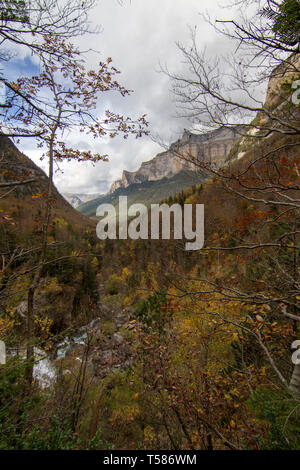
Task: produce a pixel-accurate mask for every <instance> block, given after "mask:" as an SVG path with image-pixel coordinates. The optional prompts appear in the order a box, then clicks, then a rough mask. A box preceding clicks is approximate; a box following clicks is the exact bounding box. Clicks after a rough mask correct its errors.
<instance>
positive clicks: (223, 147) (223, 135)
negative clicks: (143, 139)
mask: <svg viewBox="0 0 300 470" xmlns="http://www.w3.org/2000/svg"><path fill="white" fill-rule="evenodd" d="M238 137H239V135H238V133H237V130H235V129H226V128H220V129H217V130H215V131H212V132H209V133H206V134H193V133H191V132H189V131H186V130H185V131H184V134H183V136H182V138H181V139H179V140H177V141H176V142H174V143H173V144H172V145H171V146H170V148H169V149H168V150H167V151H165V152H162V153H159V154H158V155H156V156H155V157H154V158H153V159H152V160H149V161H147V162H144V163H142V165H141V167H140V168H139V169H138V170H137V171H132V172H131V171H126V170H124V171H123V175H122V179H120V180H118V181H115V182H114V183H113V184H112V185H111V187H110V193H113V192H114V191H115V190H116V189H118V188H127V187H128V186H129V185H131V184H133V183H135V184H136V183H143V182H144V181H157V180H160V179H162V178H171V177H172V176H174V175H176V174H177V173H179V172H180V171H182V170H196V169H197V162H199V161H202V162H213V163H215V164H216V166H220V165H221V164H222V163H223V162H224V161H225V159H226V157H227V155H228V154H229V152H230V150H231V148H232V146H233V144H234V143H235V141H236V140H237V138H238ZM191 157H192V158H191ZM191 160H193V161H191Z"/></svg>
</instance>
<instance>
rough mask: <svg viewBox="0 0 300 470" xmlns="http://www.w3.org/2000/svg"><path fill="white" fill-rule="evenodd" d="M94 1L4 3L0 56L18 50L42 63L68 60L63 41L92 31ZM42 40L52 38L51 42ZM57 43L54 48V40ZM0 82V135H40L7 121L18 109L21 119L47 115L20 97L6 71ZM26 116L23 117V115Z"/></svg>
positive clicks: (17, 0)
mask: <svg viewBox="0 0 300 470" xmlns="http://www.w3.org/2000/svg"><path fill="white" fill-rule="evenodd" d="M94 5H95V0H84V1H82V0H71V1H70V2H68V1H65V0H62V1H61V0H30V1H29V0H28V1H27V0H7V1H2V2H1V5H0V57H1V60H2V61H9V60H10V59H11V58H12V57H13V56H14V54H16V53H18V50H19V49H20V48H24V47H25V48H26V49H27V50H28V52H30V53H32V54H34V55H35V56H41V55H43V60H44V61H46V60H47V61H49V62H52V63H53V62H57V63H62V62H63V61H64V60H66V61H68V53H67V50H66V48H65V47H64V45H63V40H66V39H69V38H74V37H76V36H78V35H82V34H85V33H87V32H92V31H96V30H92V28H91V27H90V24H89V22H88V14H89V12H90V10H91V8H92V7H93V6H94ZM45 38H51V45H50V42H49V41H47V40H45ZM54 40H56V45H55V46H56V47H55V48H54V47H52V46H53V41H54ZM0 83H1V84H2V85H3V86H4V88H5V101H4V102H2V103H1V104H0V119H1V123H0V133H2V134H5V135H6V136H8V137H26V136H29V137H30V136H37V135H41V131H40V129H39V128H38V127H37V128H36V129H32V128H31V129H30V130H29V129H28V128H27V125H26V122H25V123H23V125H21V124H20V126H19V127H18V128H17V129H15V128H14V127H11V126H8V124H7V121H10V117H11V116H12V115H13V113H15V112H17V111H18V110H19V109H20V108H21V109H22V112H23V115H24V116H23V117H24V120H25V119H26V116H27V115H28V116H30V114H31V112H32V111H33V110H35V111H39V112H40V113H41V114H42V115H44V116H45V117H46V118H47V117H49V116H48V115H47V113H46V112H45V111H44V110H43V108H42V107H41V106H40V105H41V103H40V102H39V101H38V100H37V99H36V98H35V97H34V96H33V95H32V94H26V95H24V94H22V92H21V90H20V89H19V88H18V87H17V86H16V85H15V84H14V83H13V82H11V81H10V80H9V79H8V77H7V75H6V74H5V72H4V71H3V70H2V71H1V72H0ZM20 103H22V104H20ZM25 114H26V116H25Z"/></svg>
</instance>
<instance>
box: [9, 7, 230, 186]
mask: <svg viewBox="0 0 300 470" xmlns="http://www.w3.org/2000/svg"><path fill="white" fill-rule="evenodd" d="M228 3H229V0H209V1H208V0H205V1H204V0H201V1H200V0H151V1H149V0H122V1H118V0H99V1H98V4H97V6H96V8H95V9H94V11H93V12H92V15H91V20H92V21H93V23H94V24H98V25H100V26H101V32H99V34H98V33H97V34H96V35H92V36H89V37H82V38H80V46H81V47H83V48H89V47H93V49H95V50H98V51H99V52H100V54H101V57H102V58H103V59H104V58H107V57H112V59H113V65H115V66H116V67H117V68H118V69H119V70H121V72H122V73H121V75H120V76H119V82H120V83H121V84H122V85H124V86H126V87H127V88H129V89H131V90H133V93H132V95H131V96H130V97H126V98H120V97H119V98H118V99H116V97H115V96H112V97H111V101H110V102H109V103H108V105H109V106H110V108H111V109H112V110H113V111H116V112H119V113H120V114H125V115H130V116H140V115H143V114H146V115H147V119H148V121H149V122H150V132H151V134H152V135H153V136H155V137H156V136H158V135H159V136H160V138H161V139H162V140H163V141H164V142H166V143H170V142H172V141H174V140H176V139H177V138H178V137H180V135H181V134H182V132H183V129H184V128H185V127H187V128H188V127H189V124H188V123H187V122H186V121H185V120H184V119H180V118H178V117H176V108H175V104H174V102H173V101H174V97H173V96H172V93H171V91H170V81H169V79H168V77H167V76H166V75H165V74H163V73H161V72H159V69H160V65H159V64H160V63H161V64H162V65H167V66H168V68H169V70H171V71H173V72H176V71H180V70H181V68H182V63H181V62H182V57H181V56H180V53H179V51H178V49H177V47H176V42H177V41H179V42H181V43H183V44H188V43H189V41H190V29H189V28H190V27H192V28H193V27H195V26H197V31H198V33H197V35H198V41H199V44H200V46H201V47H207V50H208V52H209V53H211V54H214V53H216V52H217V53H218V52H219V51H220V50H226V48H227V47H229V45H227V44H226V41H225V42H224V38H223V39H222V41H221V42H220V38H219V37H218V36H217V35H216V33H215V32H214V30H213V29H212V28H211V27H210V26H209V25H208V24H207V23H206V22H205V21H204V20H203V19H202V16H201V13H205V12H206V11H207V12H209V13H210V14H211V15H212V16H213V17H218V18H225V17H226V16H228V14H229V13H228V8H226V5H228ZM230 17H232V12H230ZM93 57H94V59H93ZM30 60H31V59H30V58H28V57H27V58H25V61H24V58H23V59H22V60H19V61H18V60H16V61H15V64H14V73H20V74H21V73H22V72H23V73H24V71H25V70H26V67H29V64H28V62H30ZM93 60H95V61H96V60H99V58H97V57H95V56H91V58H90V62H91V64H90V65H93V63H92V62H93ZM95 65H96V64H95ZM29 68H30V67H29ZM72 142H73V144H74V142H76V145H77V147H78V148H81V149H92V150H97V151H99V152H101V153H108V154H109V156H110V160H109V162H107V163H104V162H100V163H98V164H96V165H95V166H92V164H89V163H81V164H76V163H66V164H64V165H61V166H60V168H59V169H57V172H56V175H55V183H56V185H57V187H58V189H59V190H60V191H61V192H75V193H102V192H105V191H106V190H107V189H108V187H109V185H110V184H111V183H112V182H113V181H114V180H116V179H119V178H120V177H121V175H122V171H123V170H124V169H126V170H129V171H133V170H137V169H138V168H139V166H140V164H141V163H142V162H143V161H146V160H150V159H151V158H153V157H154V156H155V155H156V154H157V153H158V152H160V151H162V148H161V147H160V145H159V144H158V143H156V142H155V141H153V139H152V138H151V137H144V138H142V139H137V140H136V139H135V138H134V137H129V138H128V140H127V141H124V140H123V139H122V138H121V137H120V138H119V139H116V140H109V141H106V142H103V141H100V140H99V141H94V140H90V139H88V138H85V137H84V136H83V135H81V136H78V137H76V136H72ZM21 148H22V150H23V151H24V153H26V154H27V155H28V156H29V157H30V158H32V159H33V160H34V161H35V162H36V163H38V164H39V165H40V166H42V167H43V163H42V162H40V160H39V157H40V151H39V150H38V149H36V148H35V146H34V142H31V141H26V139H25V142H22V143H21Z"/></svg>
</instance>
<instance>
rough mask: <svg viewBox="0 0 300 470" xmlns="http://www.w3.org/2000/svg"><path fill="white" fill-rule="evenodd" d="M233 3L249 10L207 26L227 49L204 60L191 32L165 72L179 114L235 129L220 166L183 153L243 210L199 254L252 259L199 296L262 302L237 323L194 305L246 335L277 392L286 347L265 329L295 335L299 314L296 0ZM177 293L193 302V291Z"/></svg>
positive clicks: (283, 379) (284, 372)
mask: <svg viewBox="0 0 300 470" xmlns="http://www.w3.org/2000/svg"><path fill="white" fill-rule="evenodd" d="M235 3H236V4H238V5H242V6H243V8H245V10H246V7H247V6H248V5H250V6H251V7H252V6H253V4H254V5H255V6H256V7H257V11H256V14H255V15H254V17H253V16H252V17H250V19H249V18H247V16H246V14H242V17H241V19H240V21H239V20H236V19H234V20H231V21H217V22H216V23H215V24H213V23H212V21H211V20H209V21H210V23H211V24H213V27H214V28H215V30H216V31H218V32H219V33H221V35H225V36H226V37H227V38H229V39H231V40H232V41H233V43H234V44H235V45H236V49H235V53H234V54H233V55H232V57H231V58H228V57H226V58H224V57H222V56H218V57H215V58H208V57H207V55H206V54H205V51H203V52H201V51H199V49H198V45H197V36H196V33H195V32H194V31H193V32H192V44H191V47H185V46H183V45H180V44H179V45H178V47H179V49H180V50H181V52H182V54H183V57H184V61H185V64H186V69H185V71H184V72H183V73H181V74H176V73H170V72H169V71H167V73H168V75H169V76H170V77H171V80H172V83H173V91H174V93H175V96H176V97H177V104H178V109H179V113H180V114H181V115H184V116H185V117H188V118H189V119H190V121H191V124H192V125H194V126H196V128H197V129H199V128H201V129H203V128H204V129H207V128H209V127H212V128H216V127H219V126H224V127H236V128H237V129H239V132H240V141H239V149H240V153H239V155H237V154H234V153H232V155H231V156H232V157H233V160H229V161H228V162H227V165H225V166H224V167H223V168H222V169H218V168H217V167H216V166H214V165H213V164H210V163H208V162H202V163H201V162H200V163H199V161H195V160H193V161H194V163H195V165H199V166H200V167H201V168H204V169H205V170H206V171H209V172H210V173H211V174H212V175H213V177H214V184H215V187H216V188H218V189H216V190H219V188H220V191H221V194H223V195H225V194H226V193H227V194H230V195H231V196H232V198H233V201H234V203H235V204H236V205H237V207H238V206H240V207H241V208H244V209H243V210H244V215H243V217H240V218H239V220H237V224H238V227H237V229H236V230H233V231H232V232H231V233H227V234H226V236H225V237H224V238H223V239H222V236H221V235H219V237H217V239H215V240H213V239H210V240H209V241H207V244H206V250H207V252H209V251H216V252H218V253H224V256H226V255H225V253H226V252H227V253H228V254H229V253H230V254H231V255H232V256H234V259H235V260H236V264H237V265H238V263H244V264H245V265H246V268H247V264H246V261H245V258H248V256H247V253H251V259H252V265H251V267H250V266H249V267H248V268H247V271H246V272H247V274H248V275H247V277H246V278H245V277H244V276H241V277H240V278H239V279H236V281H234V282H230V283H229V282H228V281H227V282H226V279H224V278H222V280H221V281H220V280H218V281H216V280H215V279H212V278H210V277H209V276H207V277H206V278H205V276H203V278H201V280H202V281H203V282H206V283H207V294H208V295H209V293H210V292H215V290H216V291H217V292H218V294H219V295H220V297H219V301H220V302H221V303H222V302H223V303H224V302H228V301H231V300H236V301H240V302H244V303H245V304H247V305H251V306H252V307H253V308H254V309H256V311H257V310H258V309H259V308H262V310H263V311H264V314H265V315H267V317H264V318H266V319H263V320H262V317H261V315H258V319H254V320H253V319H252V320H249V323H248V324H247V322H248V320H246V323H243V322H242V321H236V320H233V319H232V318H229V317H228V316H226V315H221V314H220V312H219V311H218V309H216V310H215V311H213V310H211V311H209V310H205V311H204V310H203V313H205V312H206V313H210V314H211V315H212V316H213V317H216V318H219V319H220V321H221V322H227V323H228V325H235V326H236V327H237V328H240V331H241V332H242V334H244V335H246V336H247V337H248V339H249V338H250V341H251V342H257V344H258V345H259V347H260V348H261V350H262V351H263V353H264V355H265V357H266V359H267V362H268V364H269V366H270V370H271V371H272V372H270V373H272V374H274V375H275V377H276V378H277V379H276V380H278V381H279V383H280V384H281V385H282V386H283V387H284V389H285V390H287V389H288V387H289V381H290V369H291V366H292V364H291V360H290V352H289V351H286V350H285V357H286V361H283V360H282V359H281V358H280V356H278V355H277V353H276V341H278V331H277V337H276V340H275V338H274V342H272V343H270V344H268V341H270V340H268V338H270V336H269V335H270V331H272V330H274V331H273V333H272V334H274V335H275V331H276V329H277V327H276V325H277V324H276V321H278V322H279V324H280V328H282V331H285V335H286V338H289V339H290V340H291V339H292V338H293V337H294V338H296V337H297V335H298V326H299V322H300V306H299V293H300V292H299V247H300V243H299V234H300V230H299V209H300V202H299V195H298V193H299V189H300V186H299V156H298V155H299V154H298V152H299V144H300V140H299V136H300V128H299V107H298V106H297V105H295V104H294V103H293V102H292V100H291V96H292V93H293V82H294V81H295V80H297V79H299V77H300V54H299V11H300V10H299V2H298V1H283V2H281V3H279V2H273V1H268V2H265V6H264V8H263V9H262V8H261V6H260V5H261V2H256V1H254V2H235ZM266 79H268V80H269V87H268V95H267V100H266V101H265V100H264V99H262V98H260V99H259V92H260V91H261V88H260V87H261V85H262V83H265V80H266ZM179 157H180V155H179ZM229 157H230V156H229ZM191 158H192V157H191ZM220 231H222V230H220ZM243 258H244V260H243ZM199 281H200V279H199ZM181 288H182V285H181ZM182 292H185V295H188V294H189V295H191V296H192V297H193V299H194V301H195V302H198V301H199V296H198V295H197V292H195V291H194V292H193V289H192V290H189V289H186V290H184V289H183V291H182ZM211 295H212V296H213V297H214V294H211ZM268 312H269V313H268ZM261 321H262V323H260V322H261ZM251 322H252V323H251ZM273 322H275V324H274V326H273V327H272V326H271V325H273ZM288 325H292V327H293V333H292V334H291V333H287V332H286V331H287V330H286V328H289V326H288ZM271 336H272V335H271ZM275 336H276V335H275ZM287 346H288V345H287V344H285V346H283V347H284V348H286V347H287ZM278 362H279V365H278ZM287 363H289V364H290V366H287ZM299 378H300V377H299V366H297V365H295V368H294V374H293V379H292V383H291V387H290V389H291V391H292V392H293V395H294V397H295V398H298V397H299V390H300V382H299Z"/></svg>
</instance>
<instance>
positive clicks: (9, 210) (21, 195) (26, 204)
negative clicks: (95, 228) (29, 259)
mask: <svg viewBox="0 0 300 470" xmlns="http://www.w3.org/2000/svg"><path fill="white" fill-rule="evenodd" d="M22 180H32V182H30V183H29V184H21V185H18V186H16V187H13V188H2V189H0V197H1V196H2V195H4V194H5V197H1V200H0V201H1V210H2V212H4V213H6V214H9V215H10V216H12V218H13V219H15V218H17V220H18V226H19V227H20V230H21V231H23V230H24V229H25V228H31V227H32V226H33V224H34V221H35V219H36V217H37V214H39V213H40V212H41V209H42V204H43V200H44V198H43V195H44V194H45V192H46V191H47V189H48V177H47V175H46V173H45V172H44V171H43V170H41V168H39V167H38V166H37V165H36V164H35V163H34V162H33V161H32V160H30V158H28V157H27V156H26V155H24V154H23V153H22V152H20V151H19V150H18V149H17V147H16V146H15V145H14V143H13V142H12V141H11V140H10V139H8V138H7V137H5V136H0V183H3V182H8V183H9V182H11V181H22ZM37 196H38V197H37ZM52 199H53V208H52V213H53V218H55V217H57V218H60V219H63V220H64V221H65V222H66V223H67V224H70V225H71V226H72V227H73V228H75V229H85V228H88V227H92V224H93V223H92V222H91V221H90V220H89V219H88V218H86V217H84V215H82V214H80V213H79V212H78V211H76V210H75V209H74V208H73V207H72V206H71V205H70V204H69V203H68V202H67V201H66V200H65V199H64V197H63V196H62V195H61V194H60V193H59V192H58V190H57V189H56V188H55V186H54V187H53V198H52Z"/></svg>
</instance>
